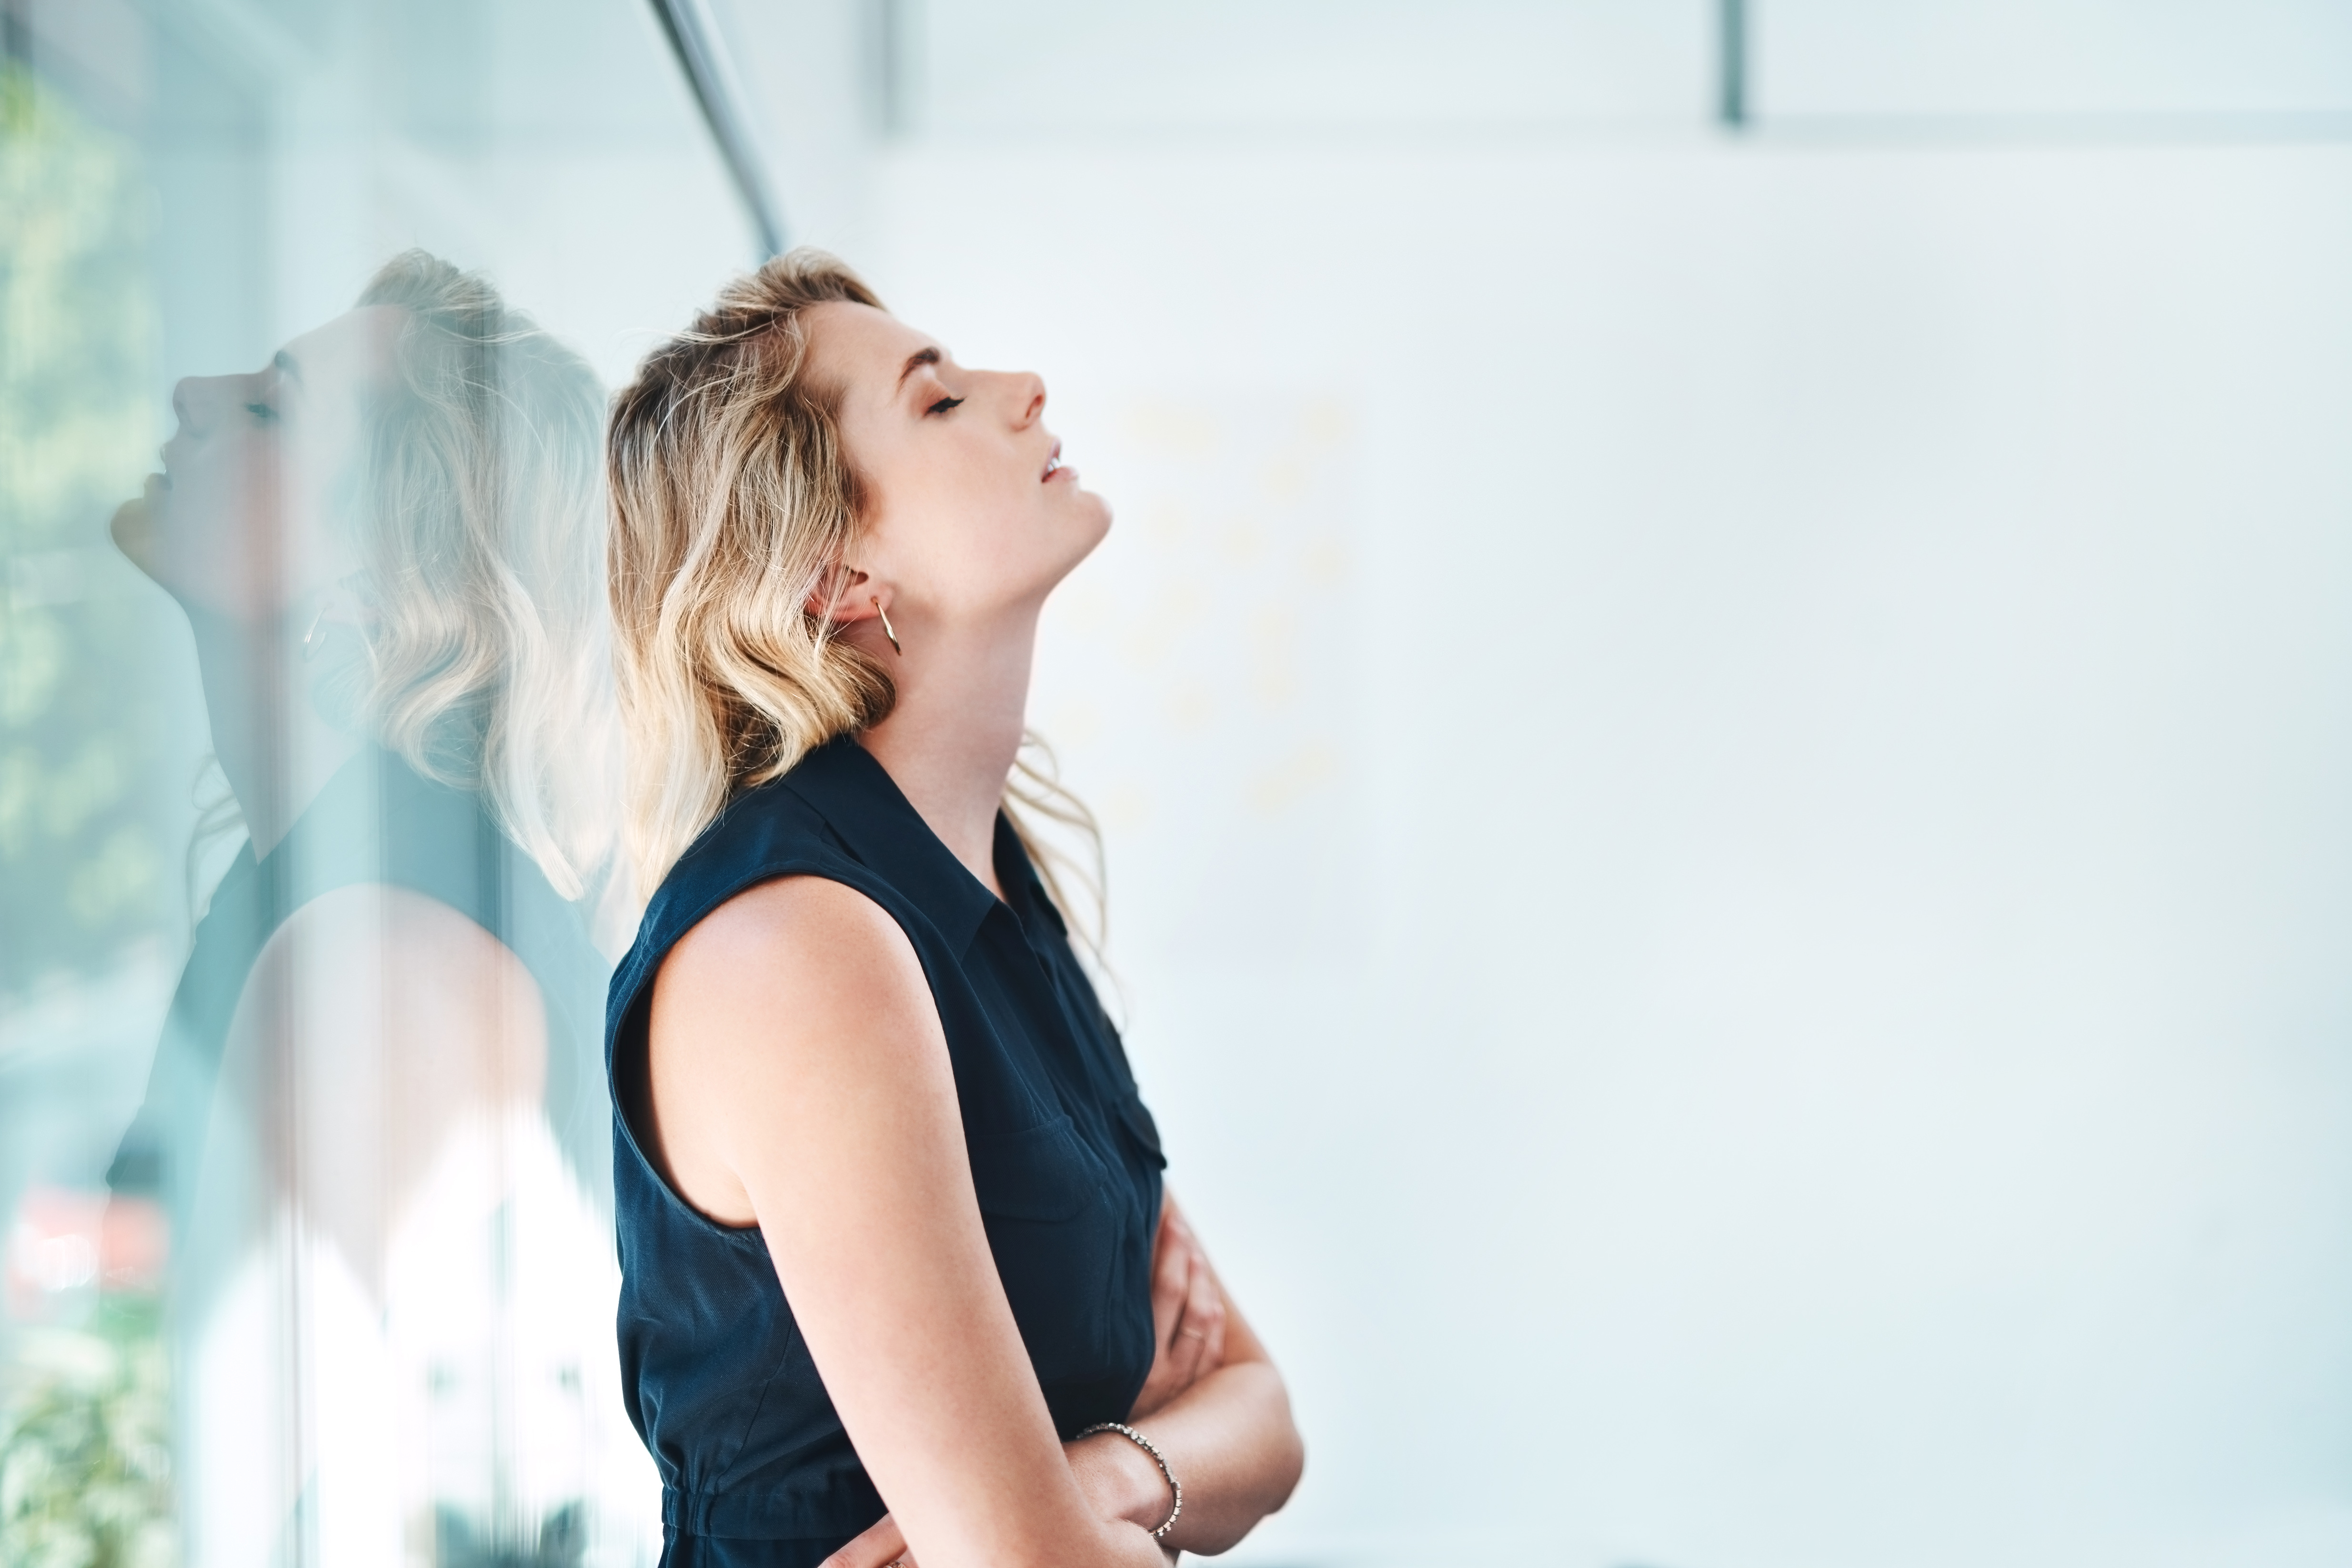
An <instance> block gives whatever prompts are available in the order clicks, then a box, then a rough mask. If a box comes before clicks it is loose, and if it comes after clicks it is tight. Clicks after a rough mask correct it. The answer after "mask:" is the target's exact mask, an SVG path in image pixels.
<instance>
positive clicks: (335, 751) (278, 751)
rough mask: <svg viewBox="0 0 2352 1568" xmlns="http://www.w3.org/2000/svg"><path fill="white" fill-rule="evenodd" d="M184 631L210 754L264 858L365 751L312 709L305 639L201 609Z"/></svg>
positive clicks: (193, 612) (258, 853) (193, 613)
mask: <svg viewBox="0 0 2352 1568" xmlns="http://www.w3.org/2000/svg"><path fill="white" fill-rule="evenodd" d="M188 623H189V625H190V626H192V627H193V628H194V632H195V639H196V669H197V672H198V675H199V677H200V678H201V679H202V680H203V683H204V690H205V716H206V718H207V719H208V720H209V721H210V725H211V729H212V737H213V754H214V755H215V757H216V758H217V759H218V760H219V763H220V767H221V773H222V775H223V776H224V777H226V779H227V780H228V787H229V793H230V794H231V795H235V796H236V806H237V811H238V813H239V814H240V815H241V816H243V817H244V818H245V831H246V834H247V837H250V838H251V839H252V840H253V853H254V855H255V857H256V858H259V857H261V856H264V855H267V854H268V853H269V851H270V850H272V849H274V848H276V847H278V844H279V843H280V842H281V841H282V840H283V839H284V838H285V837H286V835H287V834H288V833H289V832H290V831H291V830H292V828H293V826H294V822H295V819H296V818H298V817H299V816H301V815H302V813H303V811H304V810H305V809H307V808H308V807H309V806H310V803H311V802H312V801H313V800H316V799H317V798H318V796H319V792H320V790H322V789H324V788H325V787H326V785H327V781H328V780H329V779H331V778H332V777H334V775H335V773H336V771H337V770H338V769H340V768H341V766H342V765H343V764H344V763H347V762H349V761H350V760H351V759H352V757H353V756H355V755H356V754H357V753H358V752H359V749H360V742H359V741H358V739H357V738H356V737H354V736H352V735H351V734H350V733H348V732H347V731H342V730H340V729H338V728H336V727H335V726H333V725H331V724H329V723H328V722H327V721H325V720H323V719H321V718H320V716H319V715H318V713H317V712H316V711H315V710H313V708H312V707H311V704H310V694H309V686H310V671H309V670H307V669H306V668H305V666H304V663H303V660H302V658H301V655H300V650H299V639H298V638H290V637H287V636H286V635H285V633H284V630H283V628H282V627H278V626H269V625H262V626H252V625H248V624H247V623H244V622H240V621H235V620H231V619H229V618H227V617H226V616H215V615H212V614H209V613H206V612H204V611H198V610H191V611H190V612H189V615H188Z"/></svg>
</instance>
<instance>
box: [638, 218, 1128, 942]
mask: <svg viewBox="0 0 2352 1568" xmlns="http://www.w3.org/2000/svg"><path fill="white" fill-rule="evenodd" d="M831 302H845V303H851V304H859V305H870V306H873V307H874V308H875V309H877V310H880V309H882V308H883V305H882V301H881V300H879V299H877V297H876V296H875V293H874V291H873V290H872V289H869V288H867V287H866V284H865V282H864V281H863V280H862V279H859V278H858V276H857V275H856V273H855V272H852V271H851V270H850V269H849V268H848V267H847V266H845V264H843V263H842V262H841V261H839V260H837V259H836V258H834V257H831V256H828V255H826V254H825V253H824V252H823V251H820V250H814V249H811V248H807V247H803V248H801V249H798V250H794V251H793V252H791V253H790V254H788V255H785V256H780V257H778V258H775V259H774V260H772V261H771V262H769V263H768V264H767V265H766V266H764V267H762V268H760V269H759V270H758V271H757V272H754V273H751V274H750V275H749V276H747V277H742V278H738V279H735V280H734V281H733V282H731V283H730V284H729V285H727V287H726V288H725V289H721V290H720V291H719V300H718V303H717V304H715V305H714V306H712V307H711V309H709V310H706V311H704V312H703V313H702V314H701V315H699V316H698V317H696V318H695V321H694V324H693V325H692V326H691V327H689V328H688V329H687V331H684V332H681V333H679V334H678V335H677V337H675V338H673V339H671V340H670V341H669V342H667V343H664V344H663V345H662V346H661V347H660V348H658V349H656V350H655V351H654V352H653V353H652V354H650V355H649V356H647V358H646V362H645V363H644V365H643V366H642V367H640V369H639V370H638V373H637V378H636V380H635V382H634V383H632V384H630V385H629V386H628V387H627V388H625V390H623V392H622V393H621V394H620V395H619V396H618V397H617V398H616V399H614V405H613V417H612V424H611V426H610V429H609V431H608V434H607V436H606V441H605V462H606V477H607V479H608V480H609V483H610V488H611V493H612V533H611V543H610V547H609V556H608V560H607V569H608V574H609V577H610V580H611V584H612V596H613V617H614V652H615V666H616V671H617V674H618V678H619V696H620V712H621V721H622V726H623V729H624V731H625V733H626V735H627V738H628V787H627V794H626V800H627V809H626V811H625V814H624V823H625V837H626V841H627V845H628V849H629V854H630V858H631V860H632V862H633V863H634V866H635V871H636V875H637V879H638V884H637V885H638V887H639V888H640V889H644V890H645V891H646V892H648V893H650V892H651V891H652V889H655V888H656V887H657V886H659V884H660V882H661V879H663V878H664V877H665V876H667V874H668V872H669V869H670V868H671V867H672V866H674V865H676V864H677V859H678V857H679V856H681V855H683V854H685V853H686V850H687V848H688V846H689V845H691V844H692V843H693V842H694V840H695V839H696V838H697V837H699V836H700V835H701V833H702V831H703V830H704V829H705V828H707V827H709V826H710V824H711V822H712V821H713V820H715V819H716V818H717V817H718V816H719V811H720V810H721V809H722V808H723V807H724V806H725V805H726V804H727V802H728V801H729V800H730V798H732V796H733V795H736V794H737V793H738V792H740V791H741V790H744V789H747V788H750V787H751V786H753V785H757V784H765V783H767V782H768V781H770V780H772V779H776V778H781V777H782V776H783V775H784V774H785V773H789V772H791V771H792V769H793V766H794V764H796V763H799V762H800V760H801V759H802V758H803V757H804V756H806V755H807V754H808V753H809V752H811V751H813V750H814V749H815V748H816V747H818V746H821V745H823V744H824V742H827V741H830V740H832V739H833V738H834V737H835V736H836V735H842V734H852V733H855V732H856V731H861V730H864V729H866V728H868V727H869V726H871V725H874V724H877V723H879V722H880V721H882V720H883V719H885V718H886V717H887V716H888V714H889V712H890V709H891V706H892V705H893V704H894V703H895V702H896V701H897V700H898V690H897V688H896V687H894V686H893V685H892V684H891V680H890V676H889V672H888V671H887V670H886V669H885V668H883V667H882V666H881V665H880V664H879V663H877V661H876V660H875V659H874V658H871V657H869V656H868V655H866V653H865V652H864V651H862V650H861V649H859V648H857V647H854V646H852V645H851V644H849V643H846V642H844V641H841V640H840V639H839V638H838V637H835V635H834V629H835V628H834V626H833V623H832V622H831V621H830V620H828V619H827V618H826V617H825V616H821V615H815V614H812V613H811V612H810V610H809V607H808V606H809V604H810V602H811V600H812V598H813V597H814V599H816V601H817V602H819V603H823V602H825V601H826V600H829V599H830V598H831V597H832V593H831V592H830V590H831V587H832V585H833V584H834V583H835V580H836V578H837V574H839V573H841V572H842V571H843V570H845V567H846V563H847V562H848V561H849V559H850V558H851V556H852V555H853V554H854V553H855V552H856V546H857V542H858V538H859V526H860V524H859V513H860V510H861V508H862V505H863V502H864V495H863V492H862V490H861V489H860V487H859V482H858V478H857V474H856V469H855V468H853V467H852V466H851V464H850V461H849V458H848V456H847V454H846V452H845V449H844V447H843V445H842V438H841V428H840V424H839V420H838V418H837V410H838V407H839V401H838V400H839V389H838V388H835V387H831V386H827V385H824V384H821V383H819V382H817V381H815V380H814V379H813V378H812V377H811V376H810V374H808V353H809V340H808V331H807V325H806V322H805V321H804V319H803V318H804V316H805V314H806V312H807V311H808V310H809V309H810V308H811V307H813V306H815V305H820V304H826V303H831ZM1024 750H1027V751H1030V752H1035V753H1038V754H1040V756H1041V758H1042V760H1041V761H1032V760H1031V758H1030V756H1028V755H1024V757H1023V759H1022V760H1021V762H1020V763H1019V764H1017V765H1016V767H1015V769H1014V772H1013V777H1012V778H1011V779H1010V780H1009V781H1008V782H1007V785H1006V791H1005V806H1006V816H1008V817H1009V818H1010V819H1011V820H1012V821H1013V826H1014V829H1015V831H1016V832H1018V833H1019V834H1020V836H1021V840H1022V844H1023V846H1024V848H1026V849H1027V850H1028V852H1029V857H1030V859H1031V860H1032V862H1033V863H1034V864H1035V865H1036V866H1037V868H1038V869H1039V871H1040V873H1041V876H1042V879H1043V880H1044V881H1045V886H1046V889H1047V891H1048V893H1049V894H1050V895H1051V896H1052V897H1053V899H1054V900H1055V903H1056V904H1057V905H1059V906H1060V907H1061V909H1062V910H1063V911H1064V913H1065V914H1066V915H1067V916H1071V917H1072V919H1073V921H1074V922H1075V923H1079V924H1081V926H1082V927H1083V928H1084V929H1082V931H1081V935H1082V936H1084V937H1086V938H1087V941H1088V943H1089V945H1094V943H1095V942H1096V941H1097V937H1098V931H1099V910H1100V907H1101V899H1100V889H1101V887H1102V876H1101V869H1100V865H1101V859H1100V837H1099V835H1097V833H1096V832H1095V828H1094V819H1093V817H1092V816H1089V815H1088V814H1087V810H1086V807H1085V806H1083V805H1080V804H1078V802H1077V801H1076V799H1075V798H1074V797H1072V796H1071V795H1069V793H1068V792H1067V791H1066V790H1064V789H1063V788H1062V787H1061V785H1060V784H1059V782H1058V780H1057V779H1056V777H1055V771H1054V767H1053V763H1052V755H1051V752H1045V750H1044V748H1043V744H1042V742H1036V740H1035V737H1034V736H1032V737H1027V738H1026V745H1025V747H1024ZM1024 804H1025V805H1027V806H1028V807H1029V809H1030V811H1031V812H1033V813H1037V814H1042V815H1043V816H1045V817H1046V818H1048V819H1050V820H1052V821H1054V822H1055V823H1057V824H1060V825H1062V826H1066V827H1067V828H1070V829H1072V830H1074V831H1075V832H1076V833H1077V834H1078V835H1080V836H1082V837H1084V838H1085V839H1087V841H1088V842H1089V843H1090V844H1092V845H1093V846H1094V849H1095V853H1094V855H1093V860H1094V866H1093V868H1091V870H1090V869H1089V868H1087V867H1086V866H1085V865H1084V864H1083V863H1082V862H1080V861H1079V860H1078V859H1076V858H1075V857H1072V856H1069V855H1067V854H1065V853H1062V852H1060V851H1058V850H1057V849H1055V847H1052V846H1051V845H1049V844H1047V843H1046V842H1045V841H1044V840H1043V839H1042V838H1041V837H1039V836H1038V835H1037V834H1036V833H1035V832H1034V830H1033V829H1032V827H1031V826H1029V825H1028V824H1026V823H1024V820H1023V817H1022V814H1021V813H1020V812H1019V811H1018V810H1017V809H1015V808H1016V806H1017V805H1024ZM1057 867H1058V868H1059V874H1057ZM1074 888H1075V889H1083V890H1085V891H1086V892H1087V893H1088V894H1089V895H1091V898H1092V902H1093V904H1094V907H1095V910H1096V918H1095V919H1094V920H1092V921H1081V920H1079V919H1078V917H1077V916H1076V914H1075V913H1074V911H1073V906H1072V902H1071V900H1070V899H1069V897H1067V896H1066V895H1067V894H1068V893H1069V892H1070V891H1072V890H1073V889H1074Z"/></svg>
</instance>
